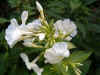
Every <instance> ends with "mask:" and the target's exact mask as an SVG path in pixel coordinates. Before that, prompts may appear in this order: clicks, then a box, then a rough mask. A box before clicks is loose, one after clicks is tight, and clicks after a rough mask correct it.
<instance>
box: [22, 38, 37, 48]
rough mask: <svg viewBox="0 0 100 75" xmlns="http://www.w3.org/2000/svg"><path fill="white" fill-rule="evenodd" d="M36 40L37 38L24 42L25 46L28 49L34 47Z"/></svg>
mask: <svg viewBox="0 0 100 75" xmlns="http://www.w3.org/2000/svg"><path fill="white" fill-rule="evenodd" d="M34 40H35V38H30V39H26V40H24V43H23V45H24V46H26V47H33V41H34Z"/></svg>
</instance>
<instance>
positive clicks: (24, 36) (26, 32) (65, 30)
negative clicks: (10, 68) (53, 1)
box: [5, 1, 77, 75]
mask: <svg viewBox="0 0 100 75" xmlns="http://www.w3.org/2000/svg"><path fill="white" fill-rule="evenodd" d="M36 6H37V9H38V11H39V12H40V18H39V19H36V20H34V21H32V22H30V23H28V24H26V20H27V19H28V11H23V12H22V15H21V20H22V24H21V25H19V24H18V22H17V20H16V19H15V18H13V19H11V23H10V25H9V26H8V28H7V29H6V36H5V39H6V40H7V42H8V45H9V46H10V47H11V48H12V47H13V46H14V45H15V44H16V43H18V42H19V41H21V40H23V45H24V46H27V47H41V46H39V45H37V44H35V43H34V41H35V40H36V39H37V37H38V40H40V41H45V40H46V45H45V46H46V47H45V48H47V49H46V50H45V52H44V58H45V63H49V64H57V63H59V62H61V61H62V60H63V59H64V58H68V57H69V56H70V51H69V49H68V44H67V42H64V41H60V42H56V39H57V38H61V39H63V40H67V41H71V39H72V38H73V37H75V36H76V34H77V27H76V25H75V23H74V22H73V21H71V20H70V19H64V20H58V21H56V22H55V23H54V24H53V25H52V26H50V25H49V24H48V22H47V21H46V19H45V16H44V12H43V7H42V6H41V4H40V3H39V2H38V1H36ZM49 27H51V29H52V30H54V33H53V34H52V35H51V33H50V32H51V31H49V33H48V31H47V30H50V28H49ZM41 29H42V30H41ZM43 29H44V30H43ZM48 35H49V37H48ZM47 37H48V38H47ZM49 38H50V39H53V41H54V42H53V43H52V44H51V45H50V46H49V45H48V44H50V40H48V39H49ZM48 42H49V43H48ZM42 47H43V46H42ZM20 56H21V58H22V60H23V61H24V62H25V65H26V67H27V68H28V69H29V70H31V69H32V70H34V71H35V72H36V73H37V75H41V74H42V72H43V69H41V68H39V67H38V65H37V64H36V61H38V59H39V58H38V59H37V58H36V59H35V60H33V61H32V62H30V61H29V59H28V56H27V55H26V54H25V53H21V54H20Z"/></svg>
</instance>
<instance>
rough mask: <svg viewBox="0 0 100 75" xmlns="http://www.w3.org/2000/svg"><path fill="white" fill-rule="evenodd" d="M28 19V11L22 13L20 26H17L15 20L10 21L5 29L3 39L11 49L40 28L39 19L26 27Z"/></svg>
mask: <svg viewBox="0 0 100 75" xmlns="http://www.w3.org/2000/svg"><path fill="white" fill-rule="evenodd" d="M27 18H28V11H23V13H22V15H21V19H22V24H21V25H19V24H18V23H17V20H16V19H15V18H13V19H11V23H10V25H9V26H8V28H7V29H6V36H5V39H6V40H7V42H8V45H9V46H10V47H11V48H12V47H13V46H14V45H15V44H16V43H17V42H18V41H20V40H24V39H27V38H29V37H31V36H32V35H33V34H34V31H35V32H36V30H37V29H39V27H40V26H41V22H40V20H39V19H36V20H34V21H33V22H31V23H28V24H27V25H26V20H27Z"/></svg>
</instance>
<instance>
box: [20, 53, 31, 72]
mask: <svg viewBox="0 0 100 75" xmlns="http://www.w3.org/2000/svg"><path fill="white" fill-rule="evenodd" d="M20 57H21V58H22V60H23V61H24V63H25V65H26V67H27V69H29V70H31V69H32V67H31V63H30V62H29V58H28V56H27V55H26V54H25V53H21V54H20Z"/></svg>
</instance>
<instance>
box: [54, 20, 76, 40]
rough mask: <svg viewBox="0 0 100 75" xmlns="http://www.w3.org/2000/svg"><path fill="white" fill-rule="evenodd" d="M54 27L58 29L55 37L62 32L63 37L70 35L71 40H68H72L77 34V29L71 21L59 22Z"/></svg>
mask: <svg viewBox="0 0 100 75" xmlns="http://www.w3.org/2000/svg"><path fill="white" fill-rule="evenodd" d="M54 27H55V29H56V32H55V37H58V36H59V32H61V33H62V34H63V35H68V34H70V38H69V37H68V38H67V39H68V40H71V38H72V37H75V36H76V34H77V27H76V25H75V23H74V22H72V21H71V20H70V19H64V20H58V21H56V23H55V24H54Z"/></svg>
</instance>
